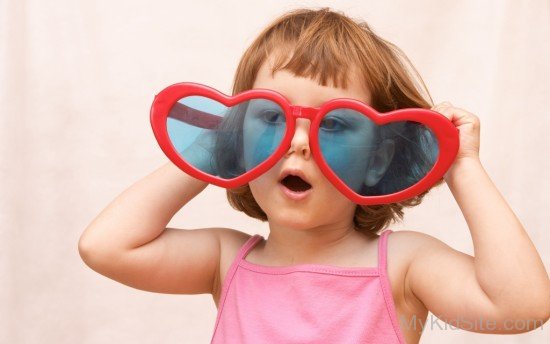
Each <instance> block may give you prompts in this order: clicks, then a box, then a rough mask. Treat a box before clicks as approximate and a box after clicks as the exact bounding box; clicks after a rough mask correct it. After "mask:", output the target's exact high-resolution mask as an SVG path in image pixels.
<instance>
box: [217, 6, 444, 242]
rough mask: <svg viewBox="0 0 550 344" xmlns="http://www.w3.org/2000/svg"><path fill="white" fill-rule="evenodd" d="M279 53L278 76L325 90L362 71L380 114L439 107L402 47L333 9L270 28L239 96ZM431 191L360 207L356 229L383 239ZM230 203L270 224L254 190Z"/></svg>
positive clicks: (243, 68) (239, 77)
mask: <svg viewBox="0 0 550 344" xmlns="http://www.w3.org/2000/svg"><path fill="white" fill-rule="evenodd" d="M290 51H292V52H293V55H292V57H291V58H290V60H288V61H287V62H286V64H284V65H283V63H284V62H285V61H286V59H287V55H286V54H285V53H284V52H290ZM276 52H280V54H278V55H274V57H275V64H274V68H273V71H272V75H273V73H275V71H277V70H288V71H291V72H292V73H294V75H296V76H300V77H308V78H315V79H316V80H319V82H320V84H321V85H323V86H325V85H327V81H328V80H332V81H333V84H334V86H335V87H342V88H346V87H347V81H348V80H349V79H348V78H349V74H348V73H349V71H353V70H354V69H353V68H354V67H358V68H359V72H360V75H362V76H363V81H364V85H365V86H366V87H368V90H370V92H371V99H372V101H371V104H370V105H371V106H372V107H373V108H375V109H376V110H377V111H379V112H388V111H391V110H395V109H399V108H406V107H421V108H430V107H431V106H432V104H433V101H432V99H431V96H430V94H429V92H428V90H427V88H426V86H425V84H424V82H423V80H422V78H421V77H420V75H419V74H418V72H417V71H416V69H415V68H414V66H412V64H411V62H410V61H409V59H408V58H407V57H406V55H405V54H404V53H403V52H402V51H401V50H400V49H399V48H398V47H397V46H395V45H394V44H392V43H390V42H388V41H386V40H384V39H383V38H381V37H379V36H378V35H376V34H375V33H374V32H373V30H372V29H371V28H370V27H369V25H368V24H367V23H366V22H364V21H361V20H354V19H352V18H350V17H348V16H346V15H345V14H343V13H342V12H340V11H333V10H331V9H330V8H328V7H323V8H320V9H317V10H315V9H307V8H302V9H295V10H291V11H289V12H287V13H285V14H283V15H281V16H279V17H278V18H276V19H275V20H274V21H273V22H272V23H271V24H269V25H268V26H267V27H266V28H265V29H264V30H263V31H262V32H261V33H260V34H259V35H258V37H257V38H256V39H255V40H254V42H252V44H251V45H250V47H248V49H247V50H246V51H245V53H244V55H243V56H242V58H241V60H240V62H239V65H238V67H237V70H236V73H235V79H234V83H233V90H232V92H233V95H235V94H237V93H240V92H243V91H246V90H249V89H251V88H252V86H253V84H254V81H255V79H256V75H257V73H258V70H259V68H260V66H261V65H262V64H263V63H264V62H265V61H266V59H267V57H268V56H270V55H271V54H274V53H276ZM406 66H409V68H410V70H412V72H414V74H413V73H411V72H410V70H409V69H408V68H407V67H406ZM415 77H416V79H415ZM418 81H419V82H420V83H418ZM421 92H424V93H425V94H424V95H423V94H421ZM426 97H427V98H429V101H428V100H426ZM442 182H443V179H441V180H439V181H438V182H437V183H436V184H435V185H434V186H438V185H440V184H441V183H442ZM428 191H429V190H426V191H424V192H423V193H421V194H419V195H417V196H415V197H413V198H410V199H407V200H405V201H401V202H398V203H391V204H381V205H369V206H365V205H357V207H356V209H355V214H354V218H353V222H354V225H355V228H356V229H357V230H358V231H361V232H365V233H367V234H372V233H378V232H379V231H380V230H382V229H383V228H384V227H385V226H387V225H388V224H389V223H391V222H394V221H396V220H398V219H399V220H402V219H403V208H404V207H413V206H416V205H418V204H420V203H421V201H422V198H423V197H424V195H426V194H427V193H428ZM227 198H228V200H229V204H230V205H231V206H232V207H233V208H234V209H236V210H239V211H243V212H244V213H245V214H247V215H248V216H251V217H254V218H257V219H259V220H262V221H267V215H266V214H265V212H264V211H263V210H262V209H261V208H260V206H259V205H258V203H257V202H256V200H255V199H254V197H253V195H252V192H251V190H250V187H249V185H248V184H246V185H243V186H241V187H238V188H233V189H227Z"/></svg>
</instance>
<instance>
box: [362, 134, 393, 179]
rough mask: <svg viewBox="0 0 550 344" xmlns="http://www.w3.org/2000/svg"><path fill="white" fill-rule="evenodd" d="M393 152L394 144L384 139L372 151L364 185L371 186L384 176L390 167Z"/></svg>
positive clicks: (390, 140)
mask: <svg viewBox="0 0 550 344" xmlns="http://www.w3.org/2000/svg"><path fill="white" fill-rule="evenodd" d="M394 152H395V143H394V141H393V140H392V139H385V140H384V141H382V142H381V143H380V145H379V146H378V149H377V150H375V151H374V154H373V155H372V156H371V158H370V161H369V166H368V167H367V173H366V174H365V184H366V185H367V186H373V185H375V184H376V183H378V181H379V180H380V179H381V178H382V177H383V176H384V174H385V173H386V170H387V169H388V167H389V166H390V163H391V161H392V159H393V154H394Z"/></svg>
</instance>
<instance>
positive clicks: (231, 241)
mask: <svg viewBox="0 0 550 344" xmlns="http://www.w3.org/2000/svg"><path fill="white" fill-rule="evenodd" d="M216 232H217V234H218V239H219V243H220V261H219V265H218V271H217V273H216V278H217V280H216V283H215V289H214V292H213V293H212V297H213V298H214V302H215V303H216V306H218V301H219V298H220V293H221V288H222V286H223V282H224V281H225V276H226V275H227V271H228V270H229V267H230V266H231V263H232V262H233V260H234V259H235V256H236V255H237V252H238V251H239V249H240V248H241V247H242V246H243V245H244V244H245V243H246V242H247V240H248V239H250V238H251V237H252V236H251V235H250V234H247V233H244V232H241V231H239V230H236V229H232V228H217V229H216Z"/></svg>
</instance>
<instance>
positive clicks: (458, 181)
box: [222, 63, 550, 343]
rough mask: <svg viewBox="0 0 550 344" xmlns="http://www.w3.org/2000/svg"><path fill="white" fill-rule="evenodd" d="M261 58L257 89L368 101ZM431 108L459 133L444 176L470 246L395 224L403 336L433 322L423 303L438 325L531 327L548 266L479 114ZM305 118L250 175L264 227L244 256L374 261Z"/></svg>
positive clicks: (394, 264) (540, 312)
mask: <svg viewBox="0 0 550 344" xmlns="http://www.w3.org/2000/svg"><path fill="white" fill-rule="evenodd" d="M268 66H269V63H266V64H264V65H263V66H262V67H261V68H260V70H259V73H258V76H257V79H256V80H255V83H254V88H269V89H273V90H276V91H278V92H280V93H281V94H283V95H284V96H285V97H286V98H287V99H288V100H289V101H290V102H291V103H292V104H299V105H303V106H314V107H317V106H320V105H321V104H322V103H323V102H325V101H327V100H329V99H332V98H337V97H348V98H355V99H359V100H362V101H364V102H366V103H370V99H371V95H370V93H369V91H368V90H366V89H365V88H364V87H363V86H362V85H360V84H358V83H356V82H355V81H353V80H352V81H351V84H349V85H348V88H347V89H342V88H335V87H332V86H331V85H329V86H321V85H319V84H318V83H317V82H316V81H315V80H311V79H307V78H300V77H296V76H294V75H293V74H292V73H290V72H288V71H278V72H276V73H275V74H274V76H271V73H270V70H269V69H268ZM433 110H435V111H438V112H440V113H441V114H443V115H445V116H446V117H447V118H449V120H451V121H452V122H453V124H454V125H455V126H456V127H457V128H458V129H459V132H460V134H459V135H460V148H459V152H458V155H457V158H456V160H455V162H454V163H453V165H452V167H451V168H450V169H449V170H448V171H447V173H446V174H445V176H444V180H445V181H446V183H447V185H448V187H449V189H450V191H451V193H452V195H453V197H454V198H455V200H456V202H457V204H458V205H459V207H460V210H461V211H462V214H463V215H464V218H465V220H466V222H467V224H468V230H469V231H470V234H471V237H472V241H473V246H474V251H475V253H474V256H471V255H468V254H465V253H462V252H459V251H457V250H454V249H453V248H451V247H449V246H448V245H446V244H445V243H443V242H441V241H440V240H438V239H437V238H434V237H432V236H429V235H427V234H424V233H420V232H415V231H405V230H402V231H397V232H394V233H393V234H392V235H391V236H390V238H389V240H388V262H389V263H388V276H389V279H390V283H391V285H392V294H393V298H394V302H395V305H396V310H397V313H398V319H400V326H401V331H402V332H403V334H404V335H405V338H406V340H407V342H409V343H415V342H418V340H419V338H420V335H421V332H422V325H423V324H426V326H429V324H430V319H426V318H427V314H428V311H431V312H432V313H433V314H434V315H435V316H437V317H438V318H440V319H441V321H440V322H439V325H438V326H441V324H444V322H447V323H449V324H451V325H453V326H456V327H460V328H462V329H465V330H468V331H473V332H480V333H506V334H511V333H521V332H526V331H530V330H533V329H535V328H537V327H539V326H541V325H542V323H544V322H546V321H547V320H548V318H549V316H550V315H549V313H550V282H549V279H548V274H547V272H546V270H545V267H544V264H543V263H542V260H541V258H540V256H539V254H538V253H537V250H536V248H535V246H534V245H533V243H532V241H531V240H530V239H529V236H528V234H527V232H526V231H525V229H524V227H523V226H522V224H521V223H520V221H519V220H518V218H517V217H516V216H515V214H514V212H513V211H512V209H511V208H510V206H509V205H508V204H507V203H506V201H505V200H504V198H503V197H502V195H501V194H500V193H499V191H498V189H497V188H496V186H495V185H494V184H493V182H492V181H491V179H490V177H489V176H488V175H487V173H486V171H485V170H484V168H483V165H482V164H481V161H480V159H479V127H480V123H479V118H478V117H477V116H475V115H474V114H472V113H470V112H467V111H465V110H463V109H460V108H457V107H454V106H453V105H452V104H450V103H449V102H444V103H441V104H438V105H437V106H435V107H433ZM309 125H310V122H309V120H307V119H303V118H299V119H297V123H296V133H295V135H294V137H293V139H292V143H291V147H290V149H289V151H288V152H287V154H286V155H285V156H284V157H283V158H282V159H281V160H280V161H279V162H278V163H277V164H276V165H275V166H274V167H273V168H272V169H270V170H269V171H268V172H266V173H265V174H264V175H262V176H260V177H258V178H257V179H255V180H253V181H251V182H250V183H249V185H250V188H251V191H252V193H253V195H254V198H255V199H256V201H257V202H258V204H259V205H260V206H261V207H262V209H263V210H264V211H265V213H266V214H267V216H268V220H269V230H270V233H269V236H268V238H267V239H266V240H265V241H263V242H262V243H259V244H258V245H257V246H256V247H255V248H254V250H252V251H251V252H250V253H249V255H248V256H247V258H246V259H247V260H249V261H251V262H255V263H259V264H265V265H293V264H302V263H313V264H329V265H341V266H376V264H377V262H376V260H377V259H376V249H377V248H376V243H377V242H376V241H377V237H371V236H368V235H365V234H360V233H358V232H357V231H356V230H355V229H354V226H353V222H352V220H353V214H354V210H355V206H356V205H355V204H354V203H353V202H351V201H350V200H348V199H347V198H346V197H345V196H343V195H341V194H340V193H339V192H338V190H336V189H335V188H334V187H333V186H332V185H331V183H330V182H329V181H328V180H327V179H326V178H325V177H324V176H323V174H322V172H321V171H320V170H319V168H318V166H317V165H316V163H315V161H314V160H313V157H312V155H311V151H310V149H309V143H308V130H309ZM286 167H295V168H299V169H301V170H303V171H304V172H305V174H306V176H307V178H308V179H309V180H310V181H311V184H312V186H313V192H312V193H311V194H310V196H309V197H307V198H306V199H304V200H301V201H293V200H290V199H287V198H285V196H284V195H283V194H282V193H281V191H280V189H279V187H278V185H277V180H278V177H279V175H280V172H281V171H282V170H283V169H284V168H286ZM327 200H330V202H327ZM245 239H246V238H244V239H242V240H245ZM241 244H242V242H238V243H236V244H235V248H234V249H235V250H236V249H237V248H238V247H240V246H239V245H241ZM227 266H228V262H225V263H223V264H222V279H223V275H225V269H226V268H225V267H227ZM511 272H513V273H511ZM426 321H428V322H426ZM514 321H517V322H516V324H517V325H516V326H514ZM521 321H523V322H521ZM406 322H408V323H409V324H411V326H407V325H406V324H404V323H406ZM474 324H477V326H476V327H474ZM413 325H414V326H413Z"/></svg>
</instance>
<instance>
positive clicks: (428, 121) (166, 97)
mask: <svg viewBox="0 0 550 344" xmlns="http://www.w3.org/2000/svg"><path fill="white" fill-rule="evenodd" d="M187 96H203V97H208V98H210V99H212V100H215V101H217V102H219V103H221V104H223V105H225V106H226V107H232V106H235V105H237V104H239V103H242V102H245V101H247V100H251V99H257V98H261V99H268V100H271V101H273V102H275V103H277V104H278V105H279V106H280V107H281V109H282V110H283V111H284V115H285V118H286V131H285V134H284V137H283V139H282V141H281V144H280V145H279V147H278V148H277V150H275V152H274V153H273V154H272V155H271V156H270V157H269V158H267V159H266V160H265V161H263V162H262V163H260V164H259V165H258V166H256V167H254V168H252V169H251V170H250V171H248V172H246V173H244V174H243V175H241V176H238V177H235V178H232V179H223V178H219V177H216V176H213V175H210V174H207V173H205V172H203V171H201V170H200V169H197V168H195V167H194V166H193V165H191V164H189V163H187V162H186V161H185V160H183V159H182V158H181V157H180V155H179V154H178V153H177V151H176V149H175V148H174V146H173V145H172V143H171V141H170V138H169V136H168V130H167V117H168V116H169V115H170V117H172V118H175V119H178V120H181V121H184V122H186V123H189V124H193V125H195V126H197V127H202V128H210V129H212V128H215V127H216V126H217V124H218V122H219V121H220V120H221V119H220V117H219V116H215V115H212V114H208V113H204V112H201V111H199V110H196V109H192V108H190V107H187V106H185V105H183V104H181V103H178V100H180V99H181V98H184V97H187ZM174 106H176V107H175V108H174ZM336 108H347V109H352V110H356V111H358V112H360V113H362V114H364V115H366V116H367V117H369V119H370V120H372V121H373V122H375V123H376V124H377V125H384V124H387V123H390V122H397V121H414V122H419V123H421V124H424V125H425V126H427V127H428V128H430V129H431V130H432V132H433V133H434V134H435V136H436V138H437V141H438V145H439V155H438V157H437V160H436V162H435V164H434V166H433V167H432V169H431V170H430V171H429V172H428V173H427V174H426V175H425V176H424V177H423V178H422V179H420V180H419V181H418V182H417V183H415V184H413V185H411V186H410V187H408V188H406V189H404V190H401V191H399V192H395V193H392V194H388V195H377V196H363V195H359V194H357V193H356V192H354V191H353V190H352V189H351V188H349V187H348V186H347V185H346V184H345V183H344V182H343V181H342V180H340V178H339V177H338V175H337V174H336V173H335V172H333V171H332V170H331V168H330V166H329V165H328V163H327V162H326V161H325V159H324V158H323V156H322V154H321V149H320V146H319V141H318V129H319V124H320V122H321V120H322V119H323V117H324V115H325V114H326V113H328V112H330V111H331V110H334V109H336ZM296 118H306V119H309V120H310V121H311V125H310V129H309V145H310V149H311V153H312V155H313V158H314V160H315V162H316V163H317V165H318V166H319V168H320V169H321V171H322V173H323V174H324V175H325V176H326V177H327V179H328V180H329V181H330V182H331V183H332V184H333V185H334V187H336V188H337V189H338V190H339V191H340V192H341V193H342V194H343V195H345V196H346V197H348V198H349V199H350V200H351V201H353V202H355V203H358V204H363V205H369V204H385V203H395V202H399V201H402V200H405V199H408V198H411V197H414V196H416V195H418V194H420V193H422V192H423V191H425V190H427V189H428V188H430V187H431V186H432V185H433V184H435V183H436V182H437V181H438V180H439V179H440V178H441V177H442V176H443V175H444V174H445V172H446V171H447V169H448V168H449V167H450V166H451V165H452V163H453V161H454V159H455V157H456V154H457V152H458V148H459V136H458V129H457V128H456V127H455V126H454V125H453V124H452V122H451V121H450V120H449V119H448V118H447V117H445V116H444V115H442V114H440V113H438V112H435V111H432V110H428V109H423V108H406V109H398V110H394V111H390V112H386V113H379V112H378V111H376V110H375V109H373V108H372V107H370V106H369V105H367V104H366V103H364V102H361V101H359V100H355V99H351V98H335V99H331V100H328V101H326V102H325V103H323V104H322V105H321V106H320V107H307V106H299V105H291V104H290V102H289V101H288V100H287V99H286V97H284V96H283V95H282V94H280V93H278V92H276V91H274V90H269V89H251V90H247V91H244V92H241V93H239V94H236V95H234V96H228V95H225V94H223V93H221V92H220V91H218V90H216V89H214V88H212V87H209V86H206V85H203V84H199V83H194V82H181V83H177V84H173V85H170V86H168V87H166V88H165V89H163V90H162V91H161V92H159V93H158V94H157V95H156V96H155V98H154V100H153V104H152V106H151V114H150V120H151V126H152V129H153V133H154V135H155V138H156V140H157V142H158V144H159V145H160V148H161V149H162V151H163V152H164V153H165V154H166V156H167V157H168V158H169V159H170V160H171V161H172V162H173V163H174V164H175V165H176V166H178V167H179V168H180V169H182V170H183V171H184V172H186V173H188V174H189V175H191V176H193V177H195V178H197V179H200V180H202V181H205V182H208V183H211V184H214V185H217V186H220V187H224V188H235V187H238V186H241V185H244V184H246V183H248V182H249V181H251V180H253V179H255V178H257V177H259V176H260V175H262V174H263V173H265V172H266V171H267V170H269V169H270V168H271V167H273V166H274V165H275V164H276V163H277V161H279V159H281V158H282V157H283V156H284V155H285V153H286V152H287V151H288V149H289V147H290V144H291V141H292V138H293V137H294V133H295V129H296Z"/></svg>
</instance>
